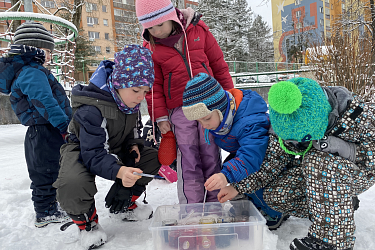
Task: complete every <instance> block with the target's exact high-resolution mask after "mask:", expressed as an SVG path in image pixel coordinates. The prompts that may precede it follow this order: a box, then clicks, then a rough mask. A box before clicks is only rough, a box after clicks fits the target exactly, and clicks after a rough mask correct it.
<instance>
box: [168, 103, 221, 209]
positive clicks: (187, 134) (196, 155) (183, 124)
mask: <svg viewBox="0 0 375 250" xmlns="http://www.w3.org/2000/svg"><path fill="white" fill-rule="evenodd" d="M170 121H171V123H172V124H173V127H174V128H173V129H174V133H175V136H176V141H177V145H178V150H177V174H178V181H177V192H178V199H179V202H180V204H186V203H202V202H203V198H204V191H205V189H204V186H203V185H204V183H205V181H206V180H207V179H208V178H209V177H211V176H212V175H213V174H216V173H220V171H221V154H220V149H219V147H218V146H217V145H216V144H215V142H214V137H213V136H212V135H211V134H210V144H211V145H208V143H206V141H205V139H204V129H203V128H202V127H201V125H200V124H199V123H198V122H197V121H189V120H188V119H186V117H185V116H184V113H183V112H182V108H181V107H177V108H175V109H173V110H171V112H170ZM218 193H219V190H215V191H212V192H207V198H206V201H207V202H215V201H216V202H217V201H218V200H217V194H218Z"/></svg>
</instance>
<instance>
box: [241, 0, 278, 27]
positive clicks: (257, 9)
mask: <svg viewBox="0 0 375 250" xmlns="http://www.w3.org/2000/svg"><path fill="white" fill-rule="evenodd" d="M262 2H264V0H247V3H248V4H249V6H250V7H251V9H252V10H253V12H254V13H255V14H258V15H260V16H262V17H263V20H265V21H266V22H267V23H268V25H269V26H270V27H271V28H272V8H271V0H269V1H268V3H267V4H265V3H262Z"/></svg>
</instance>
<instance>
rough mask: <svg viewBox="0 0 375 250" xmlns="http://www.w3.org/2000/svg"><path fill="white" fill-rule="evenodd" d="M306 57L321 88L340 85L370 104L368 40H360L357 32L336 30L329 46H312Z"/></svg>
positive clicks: (372, 84) (370, 60)
mask: <svg viewBox="0 0 375 250" xmlns="http://www.w3.org/2000/svg"><path fill="white" fill-rule="evenodd" d="M308 55H309V56H308V58H309V60H310V64H311V65H312V67H313V68H314V70H315V73H316V77H317V79H318V81H319V83H320V84H321V85H329V86H344V87H346V88H347V89H349V90H350V91H352V92H355V93H357V94H360V95H362V96H363V97H364V98H365V100H366V101H374V100H373V94H374V91H375V89H374V78H375V76H374V75H373V70H372V67H371V64H373V61H372V57H373V52H372V47H371V40H369V39H361V37H360V35H359V33H358V32H347V31H343V30H341V29H338V30H337V29H336V30H335V33H334V35H333V36H332V44H331V45H329V46H320V45H319V44H315V45H314V46H313V47H312V49H311V50H310V51H309V54H308Z"/></svg>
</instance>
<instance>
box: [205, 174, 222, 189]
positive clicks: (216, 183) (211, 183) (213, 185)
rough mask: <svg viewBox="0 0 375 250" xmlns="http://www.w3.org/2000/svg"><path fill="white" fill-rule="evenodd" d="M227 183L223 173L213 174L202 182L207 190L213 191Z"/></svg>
mask: <svg viewBox="0 0 375 250" xmlns="http://www.w3.org/2000/svg"><path fill="white" fill-rule="evenodd" d="M226 185H228V181H227V177H225V175H224V174H223V173H218V174H214V175H213V176H211V177H210V178H208V180H207V181H206V183H204V186H205V187H206V189H207V190H208V191H213V190H216V189H221V188H223V187H225V186H226Z"/></svg>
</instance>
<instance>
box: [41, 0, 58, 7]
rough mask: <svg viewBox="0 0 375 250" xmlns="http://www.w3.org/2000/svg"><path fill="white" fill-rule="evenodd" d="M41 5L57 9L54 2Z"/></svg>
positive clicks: (45, 2) (43, 2)
mask: <svg viewBox="0 0 375 250" xmlns="http://www.w3.org/2000/svg"><path fill="white" fill-rule="evenodd" d="M41 4H42V5H43V7H46V8H55V2H53V1H42V2H41Z"/></svg>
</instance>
